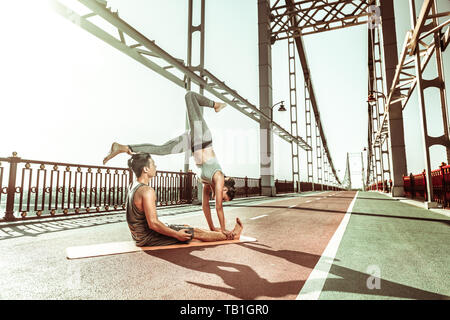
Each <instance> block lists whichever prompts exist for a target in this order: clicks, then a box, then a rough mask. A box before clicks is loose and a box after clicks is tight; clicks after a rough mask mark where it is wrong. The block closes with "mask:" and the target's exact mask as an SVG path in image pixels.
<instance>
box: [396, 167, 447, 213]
mask: <svg viewBox="0 0 450 320" xmlns="http://www.w3.org/2000/svg"><path fill="white" fill-rule="evenodd" d="M426 181H427V180H426V172H425V170H424V171H423V172H422V173H420V174H412V173H411V174H410V175H409V176H404V177H403V185H404V192H405V197H408V198H412V199H419V200H423V201H428V194H427V182H426ZM431 183H432V185H433V200H432V201H435V202H438V203H440V204H442V205H443V206H444V207H449V206H450V203H449V202H450V165H447V164H445V163H442V164H441V166H440V167H439V169H436V170H432V171H431Z"/></svg>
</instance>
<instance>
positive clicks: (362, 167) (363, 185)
mask: <svg viewBox="0 0 450 320" xmlns="http://www.w3.org/2000/svg"><path fill="white" fill-rule="evenodd" d="M364 151H367V148H366V147H364V149H363V151H361V176H362V177H361V178H362V188H363V191H366V183H365V182H364V160H363V152H364ZM367 167H369V164H367Z"/></svg>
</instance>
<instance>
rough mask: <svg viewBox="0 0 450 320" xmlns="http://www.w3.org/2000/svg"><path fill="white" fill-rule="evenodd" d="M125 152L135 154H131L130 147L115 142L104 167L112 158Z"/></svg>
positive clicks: (104, 162) (104, 161) (104, 160)
mask: <svg viewBox="0 0 450 320" xmlns="http://www.w3.org/2000/svg"><path fill="white" fill-rule="evenodd" d="M123 152H126V153H128V154H133V153H132V152H131V150H130V148H128V146H125V145H123V144H120V143H117V142H113V144H112V145H111V149H110V150H109V153H108V155H107V156H106V157H105V158H104V159H103V165H105V164H106V163H107V162H108V161H109V160H111V159H112V158H114V157H115V156H117V155H118V154H119V153H123Z"/></svg>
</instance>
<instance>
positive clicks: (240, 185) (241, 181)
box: [231, 177, 262, 198]
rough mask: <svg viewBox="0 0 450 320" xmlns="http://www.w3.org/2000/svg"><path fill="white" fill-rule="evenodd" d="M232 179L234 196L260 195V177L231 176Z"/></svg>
mask: <svg viewBox="0 0 450 320" xmlns="http://www.w3.org/2000/svg"><path fill="white" fill-rule="evenodd" d="M231 178H233V179H234V181H235V184H234V188H235V189H236V194H235V197H236V198H244V197H251V196H260V195H261V194H262V188H261V178H259V179H258V178H248V177H244V178H242V177H231Z"/></svg>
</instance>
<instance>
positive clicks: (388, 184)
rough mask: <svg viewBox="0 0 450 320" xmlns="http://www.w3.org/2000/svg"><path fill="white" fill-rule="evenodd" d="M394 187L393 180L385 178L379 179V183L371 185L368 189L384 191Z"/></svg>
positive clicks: (389, 190)
mask: <svg viewBox="0 0 450 320" xmlns="http://www.w3.org/2000/svg"><path fill="white" fill-rule="evenodd" d="M391 189H392V180H384V181H379V182H377V183H374V184H371V185H369V186H368V187H367V188H366V190H368V191H382V192H386V193H388V192H391Z"/></svg>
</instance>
